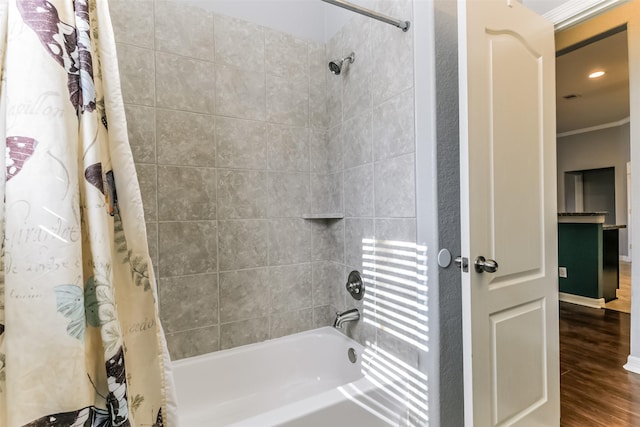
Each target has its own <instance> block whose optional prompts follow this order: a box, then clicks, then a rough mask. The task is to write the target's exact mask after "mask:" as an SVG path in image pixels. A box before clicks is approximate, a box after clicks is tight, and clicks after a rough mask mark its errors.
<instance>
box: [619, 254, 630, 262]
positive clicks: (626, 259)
mask: <svg viewBox="0 0 640 427" xmlns="http://www.w3.org/2000/svg"><path fill="white" fill-rule="evenodd" d="M620 261H621V262H631V257H630V256H626V255H620Z"/></svg>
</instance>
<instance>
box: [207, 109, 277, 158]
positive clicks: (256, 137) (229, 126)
mask: <svg viewBox="0 0 640 427" xmlns="http://www.w3.org/2000/svg"><path fill="white" fill-rule="evenodd" d="M215 134H216V145H217V160H216V162H217V163H216V164H217V166H218V167H219V168H242V169H266V168H267V127H266V125H265V124H264V123H262V122H255V121H249V120H238V119H230V118H225V117H218V118H217V119H216V131H215Z"/></svg>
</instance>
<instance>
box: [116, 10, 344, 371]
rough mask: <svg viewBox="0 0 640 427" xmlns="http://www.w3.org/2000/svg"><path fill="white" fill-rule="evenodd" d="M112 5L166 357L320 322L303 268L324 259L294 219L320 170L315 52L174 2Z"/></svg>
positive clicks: (323, 319)
mask: <svg viewBox="0 0 640 427" xmlns="http://www.w3.org/2000/svg"><path fill="white" fill-rule="evenodd" d="M110 4H111V9H112V20H113V24H114V31H115V33H116V40H117V48H118V58H119V61H120V71H121V80H122V89H123V96H124V101H125V104H126V113H127V120H128V127H129V137H130V142H131V145H132V149H133V154H134V159H135V162H136V165H137V170H138V176H139V180H140V184H141V187H142V194H143V202H144V208H145V214H146V220H147V230H148V235H149V246H150V249H151V253H152V257H153V258H154V262H155V266H156V272H157V276H158V277H159V293H160V296H159V298H160V313H161V318H162V321H163V325H164V328H165V331H166V332H167V338H168V342H169V348H170V351H171V354H172V357H173V358H174V359H177V358H182V357H187V356H192V355H196V354H201V353H207V352H211V351H215V350H218V349H225V348H230V347H234V346H237V345H242V344H247V343H251V342H256V341H261V340H265V339H268V338H273V337H278V336H282V335H286V334H290V333H294V332H298V331H301V330H305V329H311V328H314V327H317V326H324V325H326V324H328V323H329V321H330V320H332V319H330V316H329V313H330V311H329V307H328V289H329V288H328V286H326V282H325V281H324V280H325V278H324V276H322V274H320V273H317V272H316V274H315V275H314V274H313V273H314V271H315V270H317V269H315V268H314V267H315V265H314V264H313V261H322V260H323V259H325V258H329V257H330V256H332V254H330V253H329V252H328V251H327V250H326V249H325V250H324V251H323V250H322V248H319V247H318V245H321V244H322V242H321V240H322V239H321V238H318V236H317V234H318V232H319V229H318V228H317V227H314V224H312V223H310V222H308V221H305V220H303V219H302V218H301V217H302V215H303V214H304V213H308V212H309V211H310V209H311V200H312V199H311V194H312V193H311V191H312V188H311V171H312V169H313V171H314V173H316V172H317V171H328V170H329V167H330V166H329V165H328V162H327V160H326V159H325V156H326V152H325V151H323V150H324V147H325V145H326V143H325V140H326V138H327V137H328V134H327V133H326V125H325V123H326V119H325V117H326V101H325V96H326V94H325V90H324V82H325V75H326V73H327V71H326V63H325V49H324V44H321V43H317V42H308V41H306V40H302V39H297V38H294V37H291V36H289V35H286V34H284V33H280V32H277V31H274V30H271V29H268V28H264V27H261V26H258V25H255V24H251V23H248V22H244V21H239V20H237V19H233V18H227V17H223V16H220V15H214V14H211V13H209V12H204V11H202V10H201V9H197V8H194V7H190V6H188V5H185V4H182V3H174V2H159V1H158V2H152V1H136V2H125V1H120V0H115V1H111V2H110ZM313 190H314V194H316V193H317V194H316V198H315V200H318V199H320V198H322V195H323V194H324V193H323V192H321V191H320V190H319V189H318V188H316V187H314V189H313ZM323 236H324V234H323ZM312 249H313V250H312ZM312 254H313V255H312ZM313 277H315V278H316V280H315V281H312V278H313Z"/></svg>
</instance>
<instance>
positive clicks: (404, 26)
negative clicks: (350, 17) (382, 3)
mask: <svg viewBox="0 0 640 427" xmlns="http://www.w3.org/2000/svg"><path fill="white" fill-rule="evenodd" d="M322 1H323V2H325V3H330V4H333V5H335V6H338V7H341V8H343V9H347V10H350V11H352V12H355V13H359V14H360V15H364V16H368V17H369V18H373V19H377V20H378V21H382V22H386V23H387V24H391V25H393V26H394V27H398V28H400V29H401V30H402V31H404V32H407V31H409V27H410V26H411V22H409V21H403V20H401V19H394V18H391V17H389V16H387V15H383V14H381V13H378V12H376V11H374V10H371V9H367V8H365V7H361V6H358V5H357V4H353V3H349V2H348V1H344V0H322Z"/></svg>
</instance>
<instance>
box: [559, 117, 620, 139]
mask: <svg viewBox="0 0 640 427" xmlns="http://www.w3.org/2000/svg"><path fill="white" fill-rule="evenodd" d="M630 122H631V118H630V117H626V118H624V119H622V120H618V121H617V122H611V123H604V124H602V125H598V126H591V127H588V128H582V129H575V130H570V131H567V132H562V133H559V134H557V135H556V137H558V138H563V137H565V136H571V135H579V134H581V133H588V132H594V131H597V130H602V129H609V128H615V127H618V126H622V125H626V124H627V123H630Z"/></svg>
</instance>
